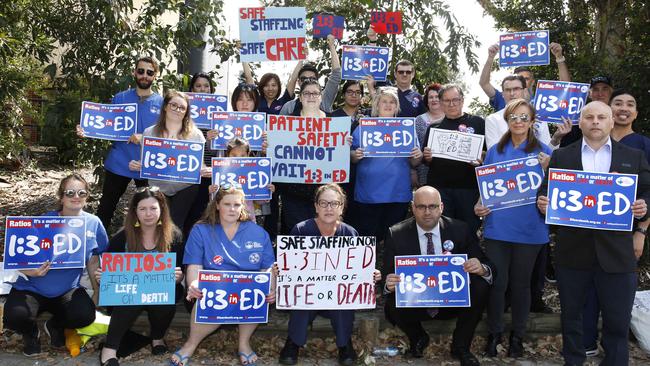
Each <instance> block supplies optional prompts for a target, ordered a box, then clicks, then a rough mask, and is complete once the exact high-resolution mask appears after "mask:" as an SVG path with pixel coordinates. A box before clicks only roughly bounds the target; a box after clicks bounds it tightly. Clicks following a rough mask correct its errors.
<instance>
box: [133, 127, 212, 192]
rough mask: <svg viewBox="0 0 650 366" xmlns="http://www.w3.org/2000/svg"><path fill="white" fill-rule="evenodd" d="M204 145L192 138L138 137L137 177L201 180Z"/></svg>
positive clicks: (195, 182)
mask: <svg viewBox="0 0 650 366" xmlns="http://www.w3.org/2000/svg"><path fill="white" fill-rule="evenodd" d="M203 148H204V144H202V143H199V142H196V141H183V140H170V139H162V138H157V137H148V136H145V137H143V138H142V155H141V157H140V162H141V163H142V168H141V170H140V178H143V179H155V180H164V181H168V182H180V183H193V184H199V183H201V165H202V162H203Z"/></svg>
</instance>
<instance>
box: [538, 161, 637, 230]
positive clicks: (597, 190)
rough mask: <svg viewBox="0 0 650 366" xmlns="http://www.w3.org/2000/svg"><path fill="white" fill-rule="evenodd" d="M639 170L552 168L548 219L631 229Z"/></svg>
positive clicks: (577, 224) (587, 226)
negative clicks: (613, 171)
mask: <svg viewBox="0 0 650 366" xmlns="http://www.w3.org/2000/svg"><path fill="white" fill-rule="evenodd" d="M637 178H638V177H637V175H636V174H617V173H593V172H584V171H580V170H567V169H554V168H551V169H549V172H548V192H547V197H548V200H549V202H548V207H547V209H546V223H547V224H550V225H560V226H574V227H582V228H589V229H600V230H620V231H631V230H632V221H633V220H634V216H633V214H632V203H633V202H634V200H635V199H636V198H635V197H636V186H637Z"/></svg>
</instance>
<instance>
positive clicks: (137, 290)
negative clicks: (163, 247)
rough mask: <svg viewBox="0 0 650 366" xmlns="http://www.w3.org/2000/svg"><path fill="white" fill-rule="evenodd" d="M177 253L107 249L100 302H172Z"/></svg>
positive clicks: (103, 255) (116, 304) (173, 301)
mask: <svg viewBox="0 0 650 366" xmlns="http://www.w3.org/2000/svg"><path fill="white" fill-rule="evenodd" d="M175 263H176V253H149V252H137V253H104V254H102V278H101V281H100V282H99V305H101V306H125V305H172V304H174V303H175V302H176V297H175V294H176V274H175Z"/></svg>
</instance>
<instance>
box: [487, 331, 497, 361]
mask: <svg viewBox="0 0 650 366" xmlns="http://www.w3.org/2000/svg"><path fill="white" fill-rule="evenodd" d="M499 344H501V333H496V334H489V335H488V339H487V344H486V345H485V355H486V356H487V357H497V353H498V352H497V346H498V345H499Z"/></svg>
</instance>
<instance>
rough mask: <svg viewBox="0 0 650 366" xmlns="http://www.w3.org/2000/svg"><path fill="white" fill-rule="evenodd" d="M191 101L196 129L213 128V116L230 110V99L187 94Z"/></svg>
mask: <svg viewBox="0 0 650 366" xmlns="http://www.w3.org/2000/svg"><path fill="white" fill-rule="evenodd" d="M185 94H186V95H187V99H188V100H189V101H190V118H191V119H192V121H193V122H194V124H195V125H196V127H198V128H201V129H204V130H207V129H209V128H210V127H211V123H210V122H211V120H212V115H213V114H214V113H217V112H224V111H227V110H228V97H226V96H225V95H217V94H207V93H185Z"/></svg>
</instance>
